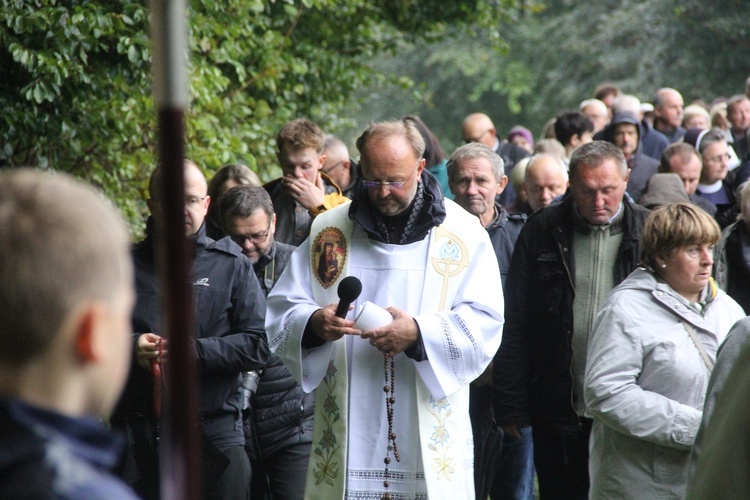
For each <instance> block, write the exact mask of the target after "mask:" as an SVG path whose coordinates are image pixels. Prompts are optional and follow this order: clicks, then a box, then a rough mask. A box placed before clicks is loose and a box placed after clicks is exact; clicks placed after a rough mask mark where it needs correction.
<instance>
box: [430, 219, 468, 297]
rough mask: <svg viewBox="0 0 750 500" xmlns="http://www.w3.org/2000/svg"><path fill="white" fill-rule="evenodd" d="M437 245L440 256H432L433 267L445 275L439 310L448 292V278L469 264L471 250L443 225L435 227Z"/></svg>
mask: <svg viewBox="0 0 750 500" xmlns="http://www.w3.org/2000/svg"><path fill="white" fill-rule="evenodd" d="M441 240H445V241H441ZM435 245H438V246H437V250H438V257H433V258H432V267H433V268H435V271H437V273H438V274H439V275H441V276H442V277H443V287H442V289H441V290H440V303H439V305H438V311H442V310H444V309H445V299H446V296H447V294H448V280H449V279H450V278H452V277H453V276H456V275H457V274H459V273H460V272H461V271H463V270H464V268H466V267H467V266H468V265H469V252H468V250H467V249H466V245H464V242H463V241H461V240H460V239H458V238H457V237H456V235H454V234H453V233H451V232H450V231H448V230H447V229H445V228H444V227H442V226H438V227H437V228H435Z"/></svg>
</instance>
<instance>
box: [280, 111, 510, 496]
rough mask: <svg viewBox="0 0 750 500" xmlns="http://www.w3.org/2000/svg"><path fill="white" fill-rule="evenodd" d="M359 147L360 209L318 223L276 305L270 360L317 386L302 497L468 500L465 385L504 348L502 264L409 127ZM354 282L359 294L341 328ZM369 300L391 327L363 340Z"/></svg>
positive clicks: (385, 127) (382, 130) (371, 136)
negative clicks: (361, 321) (446, 190)
mask: <svg viewBox="0 0 750 500" xmlns="http://www.w3.org/2000/svg"><path fill="white" fill-rule="evenodd" d="M357 148H358V149H359V151H360V154H361V167H362V180H361V181H360V186H359V187H358V188H357V190H356V192H355V194H354V199H353V201H352V203H350V204H346V205H341V206H339V207H336V208H333V209H331V210H328V211H326V212H324V213H322V214H321V215H319V216H318V217H317V218H316V219H315V220H314V221H313V226H312V230H311V233H310V237H309V239H308V240H307V241H306V242H305V243H303V244H302V245H301V246H300V247H299V248H298V249H297V250H296V251H295V252H294V254H293V255H292V258H291V261H290V263H289V264H288V266H287V268H286V270H285V271H284V274H283V275H282V276H281V278H280V279H279V281H278V282H277V284H276V287H275V288H274V289H273V291H272V292H271V294H270V295H269V296H268V301H267V302H268V311H267V315H266V331H267V333H268V336H269V344H270V345H271V348H272V349H273V350H274V351H275V352H276V354H278V355H279V356H281V357H282V359H283V360H284V362H285V364H286V365H287V366H288V368H289V369H290V371H291V373H292V374H293V375H294V377H295V378H296V379H297V381H298V382H299V383H300V384H301V386H302V388H303V389H304V390H305V391H308V392H309V391H312V390H314V389H316V388H317V392H316V402H315V405H316V407H315V433H314V436H313V454H312V455H311V457H310V463H309V467H308V475H307V481H306V489H305V498H310V499H312V498H320V499H325V500H330V499H337V498H351V499H381V498H393V499H426V498H432V499H442V498H451V499H466V500H473V499H474V485H473V463H472V457H473V443H472V433H471V424H470V421H469V410H468V402H469V383H470V382H471V381H472V380H474V379H475V378H476V377H478V376H479V375H480V374H481V373H482V372H483V371H484V369H485V368H486V367H487V365H488V364H489V363H490V361H491V360H492V357H493V356H494V354H495V352H496V351H497V349H498V347H499V345H500V340H501V334H502V326H503V294H502V285H501V281H500V272H499V270H498V266H497V259H496V257H495V254H494V251H493V249H492V246H491V243H490V240H489V237H488V235H487V232H486V231H485V230H484V228H483V227H482V226H481V224H480V223H479V221H478V219H477V218H476V217H474V216H472V215H470V214H469V213H468V212H466V211H464V210H463V209H462V208H460V207H459V206H458V205H456V204H455V203H453V202H452V201H450V200H446V199H444V198H443V195H442V192H441V191H440V188H439V185H438V183H437V181H436V179H435V178H434V177H433V176H432V175H431V174H430V173H429V172H427V171H426V170H425V169H424V166H425V161H424V159H422V155H423V152H424V148H425V143H424V140H423V139H422V137H421V136H420V135H419V132H418V131H417V130H416V129H415V128H414V126H413V125H411V124H408V123H404V122H400V121H399V122H389V123H379V124H373V125H371V126H370V128H368V130H366V131H365V132H364V133H363V134H362V136H361V137H360V138H359V139H358V140H357ZM334 257H335V258H336V259H337V262H336V265H335V266H334V265H330V264H331V259H332V258H334ZM321 259H323V261H324V262H325V263H326V265H325V266H322V265H321V264H320V262H321ZM321 269H326V270H327V271H326V272H321ZM347 276H355V277H357V278H359V280H360V281H361V282H362V292H361V294H360V295H359V297H358V298H357V299H356V300H355V301H354V302H353V303H352V306H353V307H352V308H351V309H350V311H349V313H348V314H347V316H346V318H340V317H337V316H336V315H335V311H336V306H337V304H338V302H339V299H338V296H337V287H338V284H339V283H340V282H341V280H342V279H343V278H344V277H347ZM366 301H369V302H371V303H373V304H375V305H377V306H380V307H383V308H386V309H387V310H388V312H389V313H390V315H391V316H392V318H388V315H386V318H388V319H389V320H391V321H390V323H388V324H386V325H385V326H383V327H379V328H376V329H371V330H367V331H362V330H360V329H358V328H356V327H355V321H354V319H355V317H356V315H357V313H358V312H359V310H360V308H361V306H362V304H364V303H365V302H366Z"/></svg>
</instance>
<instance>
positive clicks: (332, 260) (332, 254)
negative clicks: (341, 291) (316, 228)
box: [311, 227, 347, 288]
mask: <svg viewBox="0 0 750 500" xmlns="http://www.w3.org/2000/svg"><path fill="white" fill-rule="evenodd" d="M311 258H312V268H313V270H314V271H315V272H314V273H313V274H314V275H315V277H316V278H317V280H318V283H320V285H321V286H322V287H323V288H328V287H330V286H331V285H333V284H334V283H335V282H336V280H337V279H338V277H339V276H340V275H341V270H342V269H344V264H345V263H346V258H347V255H346V237H344V233H342V232H341V230H340V229H339V228H337V227H327V228H325V229H323V230H322V231H320V232H319V233H318V234H317V236H315V240H313V244H312V253H311Z"/></svg>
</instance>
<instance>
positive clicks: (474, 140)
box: [464, 128, 492, 144]
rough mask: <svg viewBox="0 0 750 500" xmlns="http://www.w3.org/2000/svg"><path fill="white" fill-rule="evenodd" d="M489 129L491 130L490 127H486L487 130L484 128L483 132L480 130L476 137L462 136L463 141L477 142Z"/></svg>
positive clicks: (467, 142)
mask: <svg viewBox="0 0 750 500" xmlns="http://www.w3.org/2000/svg"><path fill="white" fill-rule="evenodd" d="M490 130H492V129H491V128H488V129H487V130H485V131H484V132H482V133H481V134H479V135H478V136H477V137H474V138H472V137H464V142H465V143H466V144H469V143H471V142H479V141H481V140H482V137H484V136H485V135H487V133H488V132H489V131H490Z"/></svg>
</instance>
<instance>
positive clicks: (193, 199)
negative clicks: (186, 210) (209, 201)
mask: <svg viewBox="0 0 750 500" xmlns="http://www.w3.org/2000/svg"><path fill="white" fill-rule="evenodd" d="M205 199H206V197H205V196H203V197H200V196H186V197H185V206H187V207H191V208H192V207H197V206H198V205H200V204H201V203H202V202H203V200H205Z"/></svg>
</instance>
